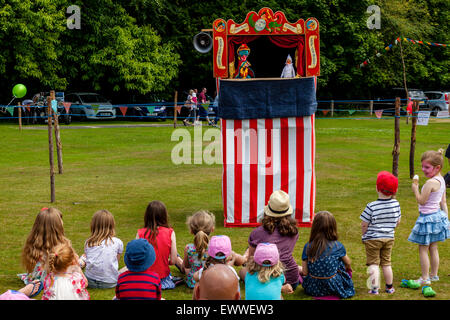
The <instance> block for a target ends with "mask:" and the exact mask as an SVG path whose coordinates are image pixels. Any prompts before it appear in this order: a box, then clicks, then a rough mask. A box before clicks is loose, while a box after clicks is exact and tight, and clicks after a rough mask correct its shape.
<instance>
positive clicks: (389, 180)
mask: <svg viewBox="0 0 450 320" xmlns="http://www.w3.org/2000/svg"><path fill="white" fill-rule="evenodd" d="M377 190H378V191H379V192H381V193H383V194H384V195H386V196H392V195H394V194H396V193H397V190H398V179H397V177H396V176H394V175H393V174H392V173H390V172H388V171H381V172H379V173H378V176H377Z"/></svg>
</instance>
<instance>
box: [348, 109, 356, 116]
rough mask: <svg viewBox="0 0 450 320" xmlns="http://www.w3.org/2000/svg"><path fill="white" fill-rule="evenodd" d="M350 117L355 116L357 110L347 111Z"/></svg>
mask: <svg viewBox="0 0 450 320" xmlns="http://www.w3.org/2000/svg"><path fill="white" fill-rule="evenodd" d="M347 111H348V113H349V114H350V115H352V114H354V113H355V112H356V110H347Z"/></svg>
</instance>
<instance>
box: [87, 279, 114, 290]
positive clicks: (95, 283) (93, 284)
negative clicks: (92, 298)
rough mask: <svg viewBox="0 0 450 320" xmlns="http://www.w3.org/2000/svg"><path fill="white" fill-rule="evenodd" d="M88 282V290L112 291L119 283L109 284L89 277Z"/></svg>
mask: <svg viewBox="0 0 450 320" xmlns="http://www.w3.org/2000/svg"><path fill="white" fill-rule="evenodd" d="M86 279H87V281H88V288H94V289H110V288H115V287H116V284H117V283H108V282H103V281H99V280H94V279H90V278H88V277H86Z"/></svg>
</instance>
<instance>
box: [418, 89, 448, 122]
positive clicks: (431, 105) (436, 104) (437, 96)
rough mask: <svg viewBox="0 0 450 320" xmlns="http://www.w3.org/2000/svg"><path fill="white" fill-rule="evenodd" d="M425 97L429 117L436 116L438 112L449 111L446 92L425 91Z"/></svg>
mask: <svg viewBox="0 0 450 320" xmlns="http://www.w3.org/2000/svg"><path fill="white" fill-rule="evenodd" d="M424 93H425V95H426V96H427V98H428V100H427V106H426V108H427V109H428V110H431V115H433V116H436V115H437V113H438V112H439V111H449V109H448V105H449V101H448V100H449V96H450V92H448V91H425V92H424Z"/></svg>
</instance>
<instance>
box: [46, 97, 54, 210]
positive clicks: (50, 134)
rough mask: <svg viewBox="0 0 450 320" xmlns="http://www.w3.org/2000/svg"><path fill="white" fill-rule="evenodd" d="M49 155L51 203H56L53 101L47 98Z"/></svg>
mask: <svg viewBox="0 0 450 320" xmlns="http://www.w3.org/2000/svg"><path fill="white" fill-rule="evenodd" d="M47 120H48V155H49V161H50V202H52V203H53V202H55V171H54V169H53V134H52V99H51V97H47Z"/></svg>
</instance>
